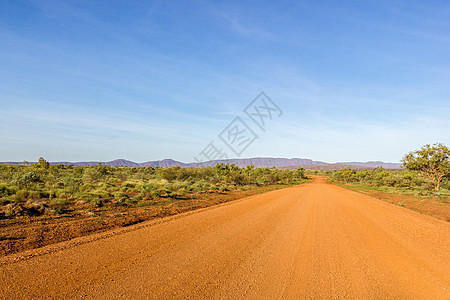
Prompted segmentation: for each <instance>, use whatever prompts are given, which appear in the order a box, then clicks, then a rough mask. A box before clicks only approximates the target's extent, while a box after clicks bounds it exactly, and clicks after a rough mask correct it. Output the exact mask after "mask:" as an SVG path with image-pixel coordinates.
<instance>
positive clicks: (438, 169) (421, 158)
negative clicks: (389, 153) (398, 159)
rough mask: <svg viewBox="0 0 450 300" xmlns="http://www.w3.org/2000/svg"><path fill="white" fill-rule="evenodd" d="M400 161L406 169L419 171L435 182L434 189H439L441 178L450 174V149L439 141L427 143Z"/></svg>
mask: <svg viewBox="0 0 450 300" xmlns="http://www.w3.org/2000/svg"><path fill="white" fill-rule="evenodd" d="M402 161H403V165H404V166H405V167H406V168H407V169H409V170H414V171H420V172H421V173H422V174H424V175H425V176H427V177H428V178H430V179H431V180H432V181H433V182H434V184H435V190H436V191H439V188H440V183H441V181H442V179H443V178H444V177H445V176H448V175H450V149H449V148H447V147H446V146H444V145H443V144H440V143H436V144H434V145H433V146H431V145H429V144H427V145H425V146H423V147H422V148H420V149H419V150H416V151H413V152H410V153H408V154H407V155H405V156H404V157H403V159H402Z"/></svg>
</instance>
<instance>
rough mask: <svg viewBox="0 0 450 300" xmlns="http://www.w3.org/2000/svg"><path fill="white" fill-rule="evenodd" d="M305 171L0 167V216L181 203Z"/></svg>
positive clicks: (297, 179)
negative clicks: (168, 202) (167, 201)
mask: <svg viewBox="0 0 450 300" xmlns="http://www.w3.org/2000/svg"><path fill="white" fill-rule="evenodd" d="M305 178H306V177H305V174H304V169H302V168H298V169H296V170H277V169H267V168H265V169H258V168H254V167H253V166H249V167H247V168H238V167H237V166H235V165H225V164H218V165H216V166H215V167H213V168H190V169H182V168H180V167H171V168H154V167H147V168H136V167H110V166H104V165H98V166H95V167H74V166H71V165H69V166H66V165H54V166H53V165H50V164H49V163H48V162H47V161H45V160H44V159H43V158H41V159H40V160H39V162H38V163H36V164H33V165H0V211H2V212H1V213H0V216H1V217H3V218H10V217H14V216H17V215H41V214H70V213H73V211H74V209H75V208H76V207H81V208H83V207H84V208H86V207H103V206H105V205H114V206H131V207H133V206H149V205H155V204H157V203H158V201H159V200H161V199H171V200H173V201H178V200H180V201H182V200H184V199H192V198H195V197H197V196H199V195H201V194H207V193H226V192H227V191H234V190H248V189H253V188H257V187H262V186H268V185H275V184H284V185H290V184H298V183H301V182H302V181H303V180H305Z"/></svg>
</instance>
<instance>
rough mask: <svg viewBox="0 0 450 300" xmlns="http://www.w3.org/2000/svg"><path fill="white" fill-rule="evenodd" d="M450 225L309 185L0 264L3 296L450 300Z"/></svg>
mask: <svg viewBox="0 0 450 300" xmlns="http://www.w3.org/2000/svg"><path fill="white" fill-rule="evenodd" d="M449 250H450V225H449V223H448V222H445V221H441V220H437V219H434V218H432V217H429V216H426V215H422V214H420V213H418V212H415V211H411V210H408V209H406V208H403V207H400V206H396V205H392V204H390V203H387V202H384V201H381V200H378V199H375V198H372V197H369V196H366V195H362V194H359V193H356V192H353V191H350V190H347V189H344V188H341V187H338V186H336V185H332V184H328V183H326V181H325V179H324V178H320V177H316V178H315V179H314V180H313V181H312V182H310V183H307V184H304V185H301V186H298V187H292V188H287V189H283V190H278V191H272V192H268V193H265V194H262V195H257V196H252V197H248V198H244V199H242V200H238V201H235V202H230V203H227V204H224V205H220V206H216V207H213V208H208V209H203V210H200V211H196V212H193V213H187V214H184V215H178V216H176V217H171V218H168V219H165V220H164V221H158V222H154V223H151V222H150V223H143V224H139V225H137V226H135V227H132V228H127V229H126V230H122V231H121V230H117V231H114V232H106V233H102V234H99V235H96V236H89V237H82V238H79V239H75V240H72V241H69V242H64V243H60V244H55V245H50V246H47V247H44V248H41V249H36V250H31V251H29V252H27V253H25V254H24V253H19V254H15V255H12V256H7V257H4V258H2V259H0V286H1V289H0V298H11V299H26V298H64V297H65V298H76V297H86V298H154V299H167V298H178V299H220V298H222V299H322V298H327V299H328V298H335V299H337V298H339V299H341V298H346V299H348V298H358V299H386V298H390V299H450V292H449V289H450V260H449V253H450V252H449Z"/></svg>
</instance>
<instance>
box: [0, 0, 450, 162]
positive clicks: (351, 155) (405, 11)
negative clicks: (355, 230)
mask: <svg viewBox="0 0 450 300" xmlns="http://www.w3.org/2000/svg"><path fill="white" fill-rule="evenodd" d="M144 2H145V1H111V2H107V1H52V0H45V1H39V0H33V1H2V2H0V133H1V137H2V138H1V139H0V161H11V160H15V161H23V160H29V161H35V160H37V158H38V157H39V156H44V157H45V158H46V159H48V160H51V161H61V160H67V161H85V160H100V161H108V160H112V159H116V158H126V159H130V160H133V161H137V162H143V161H149V160H157V159H163V158H173V159H176V160H181V161H185V162H189V161H193V157H194V156H197V157H198V154H199V152H200V151H202V149H203V148H204V147H205V146H206V145H207V144H208V143H209V142H211V141H214V142H215V143H216V145H217V146H218V147H220V148H223V149H224V151H227V152H228V153H229V156H231V157H235V155H231V154H232V152H231V151H229V150H227V147H226V146H225V145H223V144H221V143H220V140H219V139H218V137H217V135H218V134H219V133H220V132H221V131H222V130H223V129H224V128H225V127H226V126H227V125H228V124H229V123H230V122H231V121H232V120H233V119H234V118H235V117H236V116H239V117H241V118H242V120H244V121H245V122H248V125H249V126H253V127H252V129H254V131H255V133H256V134H257V135H258V136H259V138H258V139H257V140H256V141H255V142H254V143H253V144H251V145H250V146H249V147H248V148H247V149H246V150H245V152H244V153H242V157H257V156H262V157H304V158H311V159H315V160H322V161H328V162H336V161H367V160H384V161H390V162H398V161H399V160H400V159H401V157H402V156H403V155H404V154H405V153H407V152H409V151H411V150H414V149H417V148H419V147H420V146H422V145H423V144H426V143H434V142H443V143H444V144H446V145H447V146H449V145H450V130H449V128H450V84H449V83H450V22H449V20H450V2H448V1H292V2H287V1H286V2H281V1H233V2H221V1H211V2H206V1H155V2H148V3H144ZM261 91H264V92H265V93H266V94H267V95H268V96H269V97H270V98H271V99H272V100H273V101H274V102H276V103H277V105H278V106H279V107H280V108H281V109H282V110H283V112H284V113H283V115H282V116H281V117H279V118H275V119H274V120H272V121H271V122H270V123H268V125H267V130H266V132H262V131H261V130H259V129H258V128H257V127H254V124H252V123H251V121H250V120H249V119H248V118H246V116H245V114H244V113H243V109H244V108H245V107H246V105H247V104H248V103H249V102H251V101H252V100H253V99H254V98H255V97H256V96H257V95H258V94H259V92H261Z"/></svg>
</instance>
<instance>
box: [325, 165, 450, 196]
mask: <svg viewBox="0 0 450 300" xmlns="http://www.w3.org/2000/svg"><path fill="white" fill-rule="evenodd" d="M327 175H329V176H330V179H331V180H333V181H335V182H339V183H350V184H357V185H367V186H372V187H376V188H379V189H380V190H386V191H400V192H403V193H407V194H412V195H416V196H430V195H435V194H437V192H436V191H435V189H434V187H435V183H434V182H433V180H431V179H430V178H428V177H426V176H424V175H422V174H420V172H418V171H409V170H396V171H392V170H391V171H387V170H385V169H383V168H376V169H372V170H360V171H358V170H354V169H351V168H345V169H342V170H339V171H327ZM439 194H440V195H447V196H450V178H448V177H445V178H443V180H442V182H441V184H440V190H439Z"/></svg>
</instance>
